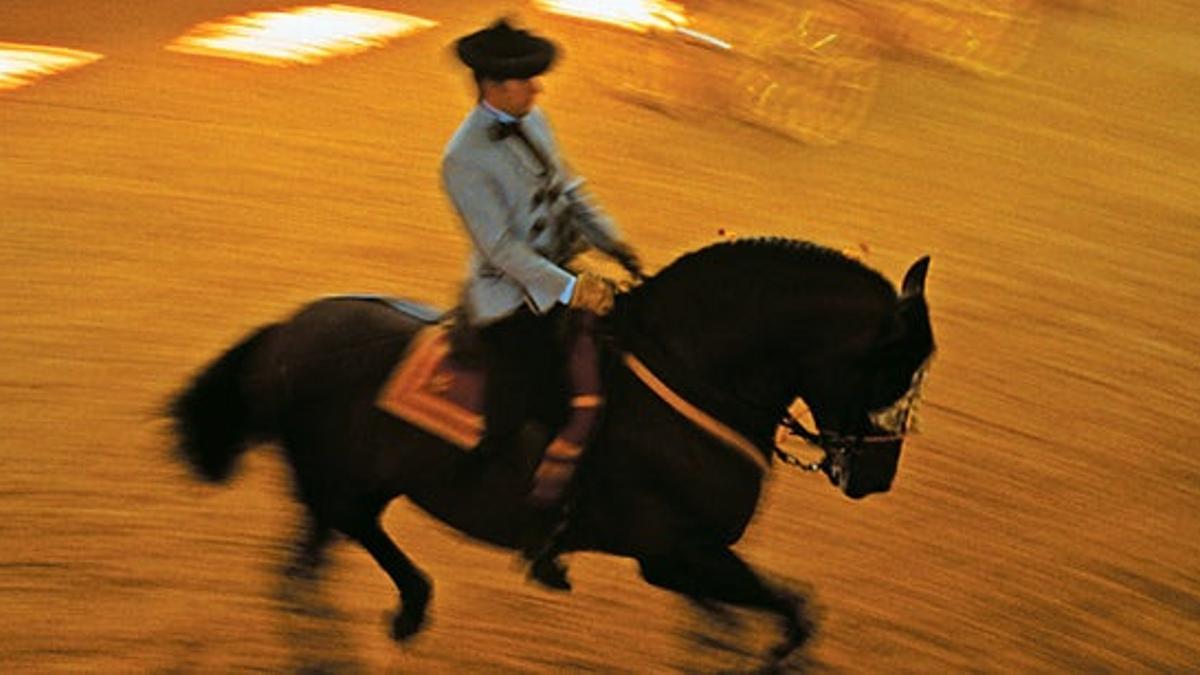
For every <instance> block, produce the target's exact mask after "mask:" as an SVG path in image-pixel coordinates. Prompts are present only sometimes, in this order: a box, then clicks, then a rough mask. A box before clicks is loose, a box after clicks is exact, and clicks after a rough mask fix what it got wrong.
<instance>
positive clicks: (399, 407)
mask: <svg viewBox="0 0 1200 675" xmlns="http://www.w3.org/2000/svg"><path fill="white" fill-rule="evenodd" d="M449 335H450V331H449V329H448V328H447V326H446V325H445V324H434V325H431V326H429V327H427V328H422V329H421V331H420V332H419V333H417V335H416V336H415V337H413V340H412V342H411V343H410V344H409V346H408V349H407V350H406V351H405V353H404V356H403V357H401V359H400V363H399V364H398V365H397V366H396V368H395V369H394V370H393V371H392V374H391V375H390V376H388V379H387V381H386V382H385V383H384V385H383V388H382V389H381V390H380V392H379V397H378V399H377V400H376V405H378V406H379V407H380V408H382V409H383V410H385V411H387V412H389V413H391V414H393V415H395V416H397V417H399V418H401V419H403V420H407V421H408V422H410V423H412V424H413V425H415V426H417V427H419V428H421V429H423V430H425V431H428V432H429V433H431V434H433V435H435V436H437V437H439V438H441V439H443V440H445V441H446V442H448V443H452V444H454V445H457V446H458V447H460V448H463V449H464V450H473V449H474V448H475V446H476V445H478V444H479V441H480V439H482V438H483V373H482V371H480V370H478V369H476V368H467V367H464V366H463V365H461V364H459V363H458V362H457V361H455V360H454V359H453V358H451V356H450V338H449Z"/></svg>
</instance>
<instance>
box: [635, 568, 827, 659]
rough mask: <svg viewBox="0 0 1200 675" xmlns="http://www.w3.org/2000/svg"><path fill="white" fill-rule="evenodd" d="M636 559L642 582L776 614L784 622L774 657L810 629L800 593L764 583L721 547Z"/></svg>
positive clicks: (782, 654)
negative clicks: (781, 636) (781, 638)
mask: <svg viewBox="0 0 1200 675" xmlns="http://www.w3.org/2000/svg"><path fill="white" fill-rule="evenodd" d="M639 562H640V563H641V568H642V578H644V579H645V580H646V581H648V582H650V583H651V584H654V585H655V586H658V587H660V588H665V589H667V590H671V591H675V592H678V593H682V594H684V595H686V596H688V597H689V598H691V599H693V600H695V601H697V602H699V603H701V604H702V605H703V604H706V603H708V602H712V601H715V602H723V603H728V604H731V605H737V606H740V607H747V608H751V609H761V610H766V611H770V612H774V613H775V614H778V615H779V616H780V617H781V618H782V619H783V621H784V641H783V642H782V643H781V644H779V645H778V646H777V647H775V648H774V649H773V650H772V651H771V656H772V657H773V658H774V659H783V658H784V657H786V656H787V655H788V654H790V653H791V652H792V651H794V650H795V649H796V648H797V647H799V646H800V645H802V644H804V642H805V641H806V640H808V638H809V636H810V635H811V634H812V632H813V623H812V619H811V618H810V617H809V615H808V610H807V603H806V601H805V599H804V597H803V596H801V595H799V594H797V593H794V592H792V591H789V590H787V589H783V588H776V587H774V586H772V585H770V584H768V583H766V582H765V581H763V579H762V578H761V577H759V575H758V574H757V573H755V571H754V570H753V569H751V567H750V566H749V565H747V564H746V562H745V561H744V560H742V559H741V558H740V557H738V555H737V554H736V553H734V552H733V551H731V550H729V548H727V547H724V546H714V547H700V548H689V549H686V550H685V551H683V552H681V553H679V554H677V555H672V556H664V557H656V558H644V559H641V560H639Z"/></svg>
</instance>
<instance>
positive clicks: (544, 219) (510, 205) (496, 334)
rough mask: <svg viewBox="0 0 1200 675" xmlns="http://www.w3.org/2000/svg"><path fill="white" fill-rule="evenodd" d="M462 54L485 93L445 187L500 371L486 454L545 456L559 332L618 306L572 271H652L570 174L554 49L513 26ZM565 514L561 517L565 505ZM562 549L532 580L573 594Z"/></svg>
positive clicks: (491, 396) (497, 29) (604, 284)
mask: <svg viewBox="0 0 1200 675" xmlns="http://www.w3.org/2000/svg"><path fill="white" fill-rule="evenodd" d="M455 46H456V51H457V53H458V57H459V58H460V59H461V60H462V62H463V63H465V64H466V65H467V66H468V67H469V68H470V69H471V71H472V73H473V74H474V77H475V84H476V88H477V90H478V105H476V106H475V108H474V109H473V110H472V111H471V112H470V114H468V115H467V118H466V120H465V121H464V122H463V123H462V125H461V126H460V127H459V128H458V130H457V131H456V132H455V134H454V136H453V137H452V138H451V139H450V142H449V144H448V145H447V146H446V151H445V155H444V157H443V160H442V181H443V184H444V187H445V189H446V192H447V193H448V194H449V196H450V200H451V201H452V202H453V204H454V207H455V209H456V210H457V212H458V215H459V217H460V218H461V219H462V222H463V225H465V226H466V229H467V232H468V233H469V235H470V238H471V241H472V243H473V244H474V252H473V255H472V260H471V271H470V276H469V278H468V280H467V282H466V290H465V302H464V304H465V309H466V315H467V319H468V321H469V322H470V323H471V324H472V325H473V326H476V327H478V328H479V335H480V339H481V342H482V345H483V356H484V366H485V368H486V370H487V375H488V376H487V387H486V391H485V420H486V422H485V423H486V427H487V430H486V433H485V436H484V441H483V442H482V443H481V444H480V447H479V448H477V449H476V452H487V453H491V452H495V451H497V450H498V449H509V448H513V447H514V446H520V447H521V449H524V450H531V448H529V447H528V446H530V445H536V446H537V447H536V448H532V449H533V450H536V451H537V452H538V453H539V456H540V453H541V452H542V451H543V450H544V449H545V444H546V443H547V442H548V441H549V440H550V439H549V438H546V437H545V436H546V434H544V433H543V434H540V435H539V434H529V433H523V429H524V430H528V428H529V427H528V426H527V425H526V424H525V423H526V420H527V418H528V417H529V415H530V413H531V405H530V403H531V400H532V396H533V394H534V387H542V386H545V384H546V382H545V378H546V377H548V376H549V372H551V371H553V367H552V366H548V365H547V363H548V362H550V361H551V360H552V359H556V358H558V359H561V352H562V348H561V346H560V345H559V344H558V338H557V337H556V333H557V331H556V327H557V326H558V325H559V323H560V322H562V321H563V320H564V318H565V316H566V314H567V312H566V311H565V309H564V308H571V309H577V310H583V311H587V312H591V313H593V314H597V315H602V314H605V313H606V312H608V311H609V310H610V309H611V308H612V305H613V295H614V287H613V284H612V282H610V281H609V280H607V279H605V278H603V277H600V276H598V275H594V274H591V273H588V272H580V273H573V272H571V271H569V270H568V269H566V268H565V265H566V263H567V262H568V261H569V260H570V259H571V258H573V257H574V256H575V255H576V254H578V253H581V252H582V251H584V250H585V249H587V248H588V247H589V245H590V246H594V247H595V248H597V249H599V250H601V251H603V252H605V253H607V254H608V255H610V256H612V257H613V258H614V259H616V260H617V261H618V262H620V263H621V264H622V265H623V266H624V267H625V268H626V269H627V270H629V271H630V272H631V273H632V274H634V275H635V276H640V266H639V263H638V260H637V257H636V256H635V255H634V254H633V252H632V250H631V249H630V248H629V247H628V246H627V245H625V244H623V243H622V242H621V241H620V240H619V238H618V236H617V230H616V227H615V226H614V225H613V223H612V222H611V221H610V220H609V219H608V218H607V217H606V216H605V215H604V214H603V213H602V212H601V211H600V210H599V209H598V208H596V207H595V206H594V205H593V204H591V203H590V202H589V200H588V199H587V198H586V196H585V195H584V193H583V191H582V188H581V186H582V181H581V180H580V179H578V178H577V177H575V176H573V175H571V174H570V173H569V172H568V171H567V169H566V167H565V166H564V163H563V161H562V160H561V159H560V157H559V154H558V149H557V147H556V145H555V142H554V138H553V136H552V135H551V132H550V128H549V126H548V124H547V121H546V117H545V115H544V114H543V113H542V112H541V110H540V109H538V108H536V107H534V99H535V98H536V97H537V95H538V93H540V92H541V90H542V86H541V82H540V79H539V76H540V75H541V74H542V73H544V72H545V71H546V70H548V69H549V68H550V66H551V63H552V62H553V61H554V58H555V55H556V52H557V49H556V47H555V45H554V43H552V42H550V41H549V40H546V39H544V38H542V37H539V36H536V35H533V34H531V33H529V32H528V31H525V30H520V29H516V28H514V27H513V26H511V25H510V24H509V23H508V22H507V21H505V20H503V19H501V20H499V21H497V22H496V23H494V24H492V25H490V26H488V27H487V28H484V29H482V30H479V31H477V32H474V33H472V34H470V35H467V36H465V37H463V38H460V39H459V40H458V41H457V43H456V45H455ZM553 372H558V371H553ZM539 376H540V377H539ZM553 506H554V507H555V508H558V509H560V511H559V515H558V517H559V519H560V520H561V519H562V517H563V516H562V514H561V504H555V505H553ZM559 529H561V528H559ZM551 549H552V547H551V546H550V545H543V546H541V547H540V548H536V547H531V548H529V549H527V550H526V554H525V555H526V557H527V558H529V559H531V566H530V571H529V574H530V577H531V578H533V579H534V580H536V581H539V582H541V583H543V584H545V585H547V586H550V587H552V588H557V589H568V588H570V585H569V583H568V582H567V580H566V571H565V569H564V568H563V566H562V564H561V563H560V562H559V561H558V560H557V557H556V555H555V554H554V553H553V552H552V550H551Z"/></svg>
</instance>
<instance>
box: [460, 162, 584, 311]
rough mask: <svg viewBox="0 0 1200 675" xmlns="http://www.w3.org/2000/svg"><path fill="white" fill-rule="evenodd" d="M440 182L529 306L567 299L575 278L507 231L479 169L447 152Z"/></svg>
mask: <svg viewBox="0 0 1200 675" xmlns="http://www.w3.org/2000/svg"><path fill="white" fill-rule="evenodd" d="M442 182H443V184H444V185H445V188H446V192H447V193H448V194H449V195H450V201H451V202H453V204H454V208H455V209H456V210H457V211H458V214H459V216H460V217H461V218H462V221H463V224H464V225H466V228H467V231H468V233H469V234H470V235H471V239H472V240H473V241H474V242H475V246H476V248H477V249H478V250H479V252H480V254H481V255H483V257H484V258H485V259H486V260H487V262H488V263H490V264H491V265H492V266H493V267H495V268H496V269H498V270H500V272H501V273H503V274H504V275H505V276H506V277H508V278H509V279H511V280H512V281H514V282H516V283H517V284H518V285H519V286H521V288H522V289H523V291H524V293H525V296H526V297H527V298H528V299H529V301H530V304H531V305H533V307H532V309H534V311H536V312H537V313H539V314H544V313H546V312H548V311H550V309H551V308H553V307H554V305H555V303H557V302H559V301H560V299H561V298H563V297H566V298H567V300H568V301H569V300H570V298H571V285H572V284H573V282H574V280H575V278H574V277H573V276H572V275H571V274H570V273H569V272H567V271H566V270H564V269H562V268H561V267H559V266H558V265H555V264H554V263H552V262H550V261H549V260H547V259H546V258H545V257H543V256H541V255H540V254H538V253H537V251H535V250H534V249H533V247H531V246H529V244H527V243H526V242H525V241H524V240H523V239H522V238H521V237H518V236H516V235H515V234H514V233H513V231H512V228H511V227H509V221H508V218H509V214H508V213H507V210H506V209H505V208H504V198H503V196H502V195H501V193H500V188H499V186H498V185H497V184H496V183H495V182H494V181H493V180H492V179H491V178H490V177H489V176H488V175H487V174H486V173H485V172H483V171H482V170H480V169H479V167H477V166H474V165H472V164H470V163H468V162H463V161H460V160H458V159H456V158H454V157H453V156H451V157H447V158H446V160H445V161H444V162H443V163H442Z"/></svg>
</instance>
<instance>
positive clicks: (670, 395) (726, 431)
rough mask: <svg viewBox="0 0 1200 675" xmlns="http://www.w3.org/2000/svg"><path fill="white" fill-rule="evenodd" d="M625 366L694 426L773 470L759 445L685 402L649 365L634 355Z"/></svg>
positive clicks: (764, 468) (629, 357)
mask: <svg viewBox="0 0 1200 675" xmlns="http://www.w3.org/2000/svg"><path fill="white" fill-rule="evenodd" d="M625 365H626V366H627V367H628V368H629V370H630V371H632V372H633V374H634V375H636V376H637V378H638V379H639V380H641V381H642V384H645V385H646V386H647V387H649V388H650V391H653V392H654V393H655V394H657V395H658V397H659V398H661V399H662V400H663V401H665V402H666V403H667V405H669V406H671V407H672V408H674V409H675V411H676V412H678V413H679V414H680V415H683V416H684V417H685V418H687V419H688V420H689V421H691V422H692V423H693V424H695V425H696V426H698V427H700V428H701V429H703V430H704V431H706V432H708V433H709V434H710V435H712V436H713V437H714V438H716V439H717V440H719V441H721V442H722V443H724V444H725V445H728V446H729V447H731V448H733V449H734V450H736V451H737V452H738V454H740V455H742V456H743V457H745V458H746V459H748V460H750V461H751V462H752V463H753V464H754V465H755V466H756V467H758V469H759V470H760V471H762V472H763V473H766V471H767V469H768V468H770V464H768V463H767V458H766V457H765V456H763V453H762V451H761V450H759V449H758V446H756V445H755V444H754V443H751V442H750V440H749V439H747V438H746V437H745V436H743V435H741V434H739V433H738V432H736V431H734V430H733V429H731V428H729V427H728V426H726V425H725V424H724V423H722V422H721V421H720V420H718V419H716V418H715V417H713V416H712V415H709V414H708V413H706V412H704V411H703V410H701V409H699V408H697V407H696V406H694V405H692V404H691V403H689V402H688V401H686V400H684V398H683V397H682V396H680V395H679V394H677V393H675V392H674V391H673V390H672V389H671V388H670V387H668V386H667V385H666V384H665V383H663V381H662V380H660V379H658V377H657V376H655V374H654V373H652V372H650V369H649V368H647V367H646V364H644V363H642V362H641V361H640V360H638V358H637V357H636V356H634V355H633V354H625Z"/></svg>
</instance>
